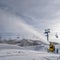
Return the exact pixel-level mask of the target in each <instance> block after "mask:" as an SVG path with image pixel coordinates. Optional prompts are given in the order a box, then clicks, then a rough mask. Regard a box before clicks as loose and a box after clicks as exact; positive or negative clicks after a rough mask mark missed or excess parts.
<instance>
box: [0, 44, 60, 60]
mask: <svg viewBox="0 0 60 60" xmlns="http://www.w3.org/2000/svg"><path fill="white" fill-rule="evenodd" d="M7 48H8V49H7ZM23 48H24V47H23ZM23 48H21V47H19V46H16V45H8V44H0V60H8V59H9V60H50V59H51V60H57V59H58V58H59V57H60V55H59V54H54V53H48V52H46V51H36V50H28V49H26V48H24V49H23ZM30 48H32V47H30Z"/></svg>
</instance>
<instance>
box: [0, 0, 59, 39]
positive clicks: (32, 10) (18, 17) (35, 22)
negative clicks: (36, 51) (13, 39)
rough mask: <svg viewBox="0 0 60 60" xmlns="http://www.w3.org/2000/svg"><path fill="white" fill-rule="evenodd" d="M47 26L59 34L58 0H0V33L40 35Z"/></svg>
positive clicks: (53, 32)
mask: <svg viewBox="0 0 60 60" xmlns="http://www.w3.org/2000/svg"><path fill="white" fill-rule="evenodd" d="M24 24H25V25H24ZM28 27H29V28H30V29H31V31H32V32H33V31H36V32H33V33H31V31H30V29H29V28H28ZM25 28H27V29H25ZM47 28H50V30H51V34H50V35H51V36H52V35H53V37H51V36H50V38H52V39H53V38H55V34H56V33H57V34H58V35H59V36H60V0H0V33H14V34H15V33H20V34H21V35H26V36H27V35H29V36H30V35H32V34H33V35H34V34H38V33H40V36H42V35H43V33H44V30H45V29H47ZM27 30H29V31H28V32H27Z"/></svg>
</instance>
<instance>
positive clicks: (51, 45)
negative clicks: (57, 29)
mask: <svg viewBox="0 0 60 60" xmlns="http://www.w3.org/2000/svg"><path fill="white" fill-rule="evenodd" d="M48 51H49V52H54V51H55V46H54V44H53V43H52V42H50V45H49V49H48Z"/></svg>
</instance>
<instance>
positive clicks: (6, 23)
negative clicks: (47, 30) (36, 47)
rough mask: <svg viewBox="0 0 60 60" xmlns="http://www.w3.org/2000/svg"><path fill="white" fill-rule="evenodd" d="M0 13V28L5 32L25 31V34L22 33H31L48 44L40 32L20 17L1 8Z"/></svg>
mask: <svg viewBox="0 0 60 60" xmlns="http://www.w3.org/2000/svg"><path fill="white" fill-rule="evenodd" d="M0 13H1V14H0V15H1V16H0V24H1V23H2V24H1V25H0V26H1V27H0V28H3V29H4V31H5V32H12V33H13V32H18V33H21V34H22V33H27V35H26V34H24V35H26V36H28V35H32V36H34V37H36V38H38V39H40V40H41V41H42V42H44V43H47V44H49V42H48V41H46V40H45V39H44V37H43V36H42V34H41V33H39V32H38V31H36V30H35V29H34V28H33V27H32V26H30V25H28V24H27V23H26V22H25V21H23V19H22V18H20V17H17V16H16V15H13V14H11V13H8V12H6V11H2V10H0ZM3 29H2V30H3ZM2 32H3V31H2Z"/></svg>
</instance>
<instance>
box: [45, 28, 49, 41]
mask: <svg viewBox="0 0 60 60" xmlns="http://www.w3.org/2000/svg"><path fill="white" fill-rule="evenodd" d="M44 33H45V34H46V37H47V41H49V33H50V29H45V32H44Z"/></svg>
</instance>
